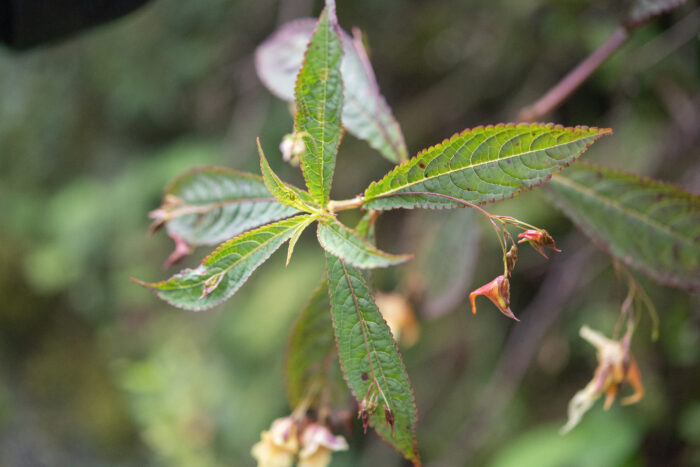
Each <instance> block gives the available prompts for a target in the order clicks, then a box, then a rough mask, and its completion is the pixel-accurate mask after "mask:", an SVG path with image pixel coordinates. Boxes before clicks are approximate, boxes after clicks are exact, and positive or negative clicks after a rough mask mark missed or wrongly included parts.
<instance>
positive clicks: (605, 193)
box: [548, 163, 700, 289]
mask: <svg viewBox="0 0 700 467" xmlns="http://www.w3.org/2000/svg"><path fill="white" fill-rule="evenodd" d="M548 192H549V193H550V194H551V195H552V199H553V201H554V203H555V204H556V205H557V206H558V207H559V208H560V209H561V210H562V212H564V214H566V215H567V216H569V217H570V218H571V219H572V220H573V221H574V222H575V223H576V225H577V226H578V227H579V228H581V230H583V231H584V232H586V234H587V235H588V236H589V237H591V239H593V241H594V242H595V243H596V244H597V245H598V246H599V247H601V248H603V249H604V250H606V251H608V252H609V253H610V254H612V255H613V256H615V257H616V258H618V259H619V260H620V261H621V262H622V263H624V264H627V265H629V266H631V267H633V268H636V269H638V270H640V271H642V272H644V273H645V274H647V275H648V276H649V277H651V278H653V279H655V280H656V281H658V282H660V283H662V284H667V285H673V286H676V287H681V288H685V289H700V197H698V196H696V195H692V194H690V193H688V192H685V191H683V190H681V189H679V188H676V187H674V186H671V185H667V184H665V183H661V182H658V181H655V180H650V179H646V178H641V177H639V176H637V175H632V174H626V173H622V172H617V171H614V170H610V169H605V168H601V167H596V166H593V165H590V164H584V163H578V164H576V165H574V166H573V167H571V168H570V169H568V170H567V171H566V172H565V173H563V174H561V175H558V176H556V177H553V178H552V181H551V182H550V183H549V185H548Z"/></svg>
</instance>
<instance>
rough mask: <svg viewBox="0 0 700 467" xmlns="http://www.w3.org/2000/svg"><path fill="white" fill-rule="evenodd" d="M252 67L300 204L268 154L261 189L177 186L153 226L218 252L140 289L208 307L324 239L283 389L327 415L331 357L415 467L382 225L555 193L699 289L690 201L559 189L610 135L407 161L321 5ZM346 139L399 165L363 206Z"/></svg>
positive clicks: (531, 131) (657, 191)
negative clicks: (291, 153) (349, 216)
mask: <svg viewBox="0 0 700 467" xmlns="http://www.w3.org/2000/svg"><path fill="white" fill-rule="evenodd" d="M256 65H257V67H258V73H259V74H260V76H261V78H262V80H263V81H264V82H265V83H266V85H267V86H268V87H269V88H270V89H271V90H272V91H273V92H274V93H275V94H277V95H278V96H280V97H282V98H284V99H287V100H293V101H294V104H295V109H296V113H295V118H294V136H295V137H296V138H299V139H300V141H302V142H303V145H302V150H301V153H300V154H299V160H300V165H301V170H302V172H303V177H304V181H305V189H302V188H299V187H296V186H293V185H291V184H289V183H286V182H285V181H283V180H281V179H280V178H279V177H278V176H277V175H276V174H275V173H274V171H273V170H272V168H271V166H270V164H269V162H268V160H267V157H266V155H265V154H264V153H263V150H262V147H261V145H260V142H259V141H258V151H259V158H260V169H261V174H262V176H261V177H259V176H255V175H252V174H243V173H240V172H236V171H233V170H230V169H225V168H217V167H203V168H198V169H195V170H193V171H191V172H188V173H186V174H184V175H183V176H181V177H179V178H178V179H177V180H175V181H174V182H173V183H172V184H171V185H170V186H169V187H168V188H167V190H166V196H165V201H164V204H163V206H162V207H161V208H160V209H159V210H157V211H154V213H153V217H155V219H156V223H155V225H156V226H160V225H162V224H165V225H166V226H167V229H168V232H169V234H170V235H171V236H172V237H173V238H177V239H181V240H182V241H184V242H186V244H187V245H188V246H196V245H212V244H217V243H220V245H219V246H218V248H216V249H215V250H214V251H213V252H212V253H210V254H209V255H208V256H207V257H206V258H204V260H203V261H202V263H201V264H200V265H199V266H198V267H196V268H193V269H185V270H183V271H181V272H180V273H178V274H176V275H174V276H172V277H171V278H169V279H167V280H165V281H161V282H154V283H146V282H141V281H138V282H139V283H140V284H142V285H144V286H146V287H148V288H150V289H152V290H153V291H154V292H155V293H156V294H157V295H158V297H160V298H161V299H163V300H165V301H166V302H168V303H170V304H172V305H174V306H176V307H180V308H184V309H188V310H193V311H199V310H204V309H207V308H211V307H213V306H216V305H218V304H220V303H222V302H224V301H225V300H227V299H228V298H230V297H231V296H232V295H233V294H235V293H236V291H237V290H238V289H239V288H240V287H241V286H242V285H243V284H244V283H245V282H246V281H247V279H248V278H249V277H250V276H251V274H252V273H253V272H254V271H255V270H256V269H257V268H258V267H259V266H260V265H261V264H263V263H264V262H265V261H266V260H267V259H268V258H269V257H270V256H271V255H272V254H273V253H274V252H275V251H276V250H278V249H279V248H280V247H281V246H282V245H283V244H284V243H286V242H287V241H289V246H288V253H287V263H288V264H289V261H290V259H291V257H292V254H293V251H294V247H295V245H296V243H297V241H298V240H299V238H300V236H301V234H302V232H304V231H305V229H306V228H308V227H310V226H311V225H312V224H314V223H315V224H317V225H316V229H317V237H318V243H319V244H320V246H321V247H322V248H323V250H325V255H326V264H327V277H326V278H325V280H323V281H322V283H321V284H320V285H319V287H318V289H317V290H316V291H315V292H314V293H313V295H312V298H311V300H310V302H309V304H308V305H307V307H306V308H305V309H304V310H303V312H302V314H301V315H300V318H299V321H298V323H297V326H296V327H295V329H294V331H293V334H292V339H291V345H290V355H289V358H288V361H287V367H288V371H287V374H288V393H289V396H290V401H291V403H292V405H294V406H295V407H296V406H300V405H304V406H318V405H319V404H321V403H322V402H321V400H322V399H323V398H322V392H323V387H324V386H325V385H326V384H327V382H328V378H329V374H330V371H329V365H330V362H331V361H333V360H334V359H335V358H336V356H337V358H338V361H339V363H340V368H341V370H342V373H343V376H344V380H345V382H346V384H347V386H348V388H349V389H350V392H351V393H352V394H353V396H354V397H355V399H356V400H357V402H358V405H359V407H360V412H361V415H362V416H363V420H366V422H367V423H368V424H369V425H371V426H373V427H374V428H375V430H376V431H377V432H378V434H379V435H380V436H381V437H382V438H383V439H384V440H385V441H386V442H387V443H389V444H390V445H392V446H393V447H394V448H395V449H396V450H397V451H399V452H400V453H401V454H402V455H403V456H404V457H405V458H406V459H408V460H410V461H412V462H413V463H414V464H416V465H418V464H420V457H419V455H418V447H417V440H416V434H415V428H416V423H417V408H416V404H415V401H414V397H413V390H412V387H411V384H410V381H409V378H408V373H407V371H406V368H405V366H404V364H403V360H402V357H401V354H400V352H399V349H398V346H397V345H396V343H395V341H394V338H393V336H392V334H391V331H390V329H389V327H388V325H387V323H386V322H385V321H384V319H383V318H382V315H381V314H380V312H379V310H378V308H377V305H376V304H375V302H374V299H373V297H372V293H371V289H370V285H369V283H368V279H369V274H368V273H367V271H366V270H371V269H375V268H384V267H388V266H393V265H397V264H401V263H403V262H405V261H408V260H410V259H411V255H395V254H390V253H387V252H384V251H382V250H380V249H379V248H377V246H375V245H374V242H373V241H372V240H371V237H372V236H371V235H370V230H371V229H372V226H373V222H374V220H375V219H376V213H377V212H380V211H386V210H390V209H398V208H403V209H415V208H429V209H453V208H457V207H464V206H465V205H469V206H479V205H483V204H486V203H491V202H496V201H499V200H503V199H507V198H511V197H513V196H516V195H518V194H519V193H521V192H523V191H527V190H530V189H533V188H535V187H537V186H540V185H542V184H544V183H545V182H548V181H550V179H551V180H552V182H551V183H549V187H550V189H549V192H550V194H551V196H552V197H553V199H554V202H555V204H556V205H558V206H560V207H562V209H563V210H564V212H565V213H567V214H568V215H570V216H571V217H572V218H573V219H574V221H575V222H576V223H577V224H579V225H580V226H581V227H582V228H583V230H584V231H586V232H588V233H589V234H590V235H591V236H592V237H593V238H594V239H596V241H597V242H598V243H599V244H601V246H603V247H604V248H605V249H606V250H608V251H609V252H610V253H611V254H612V255H614V256H615V257H618V258H624V261H625V262H626V263H627V264H629V265H631V266H633V267H637V268H639V269H642V270H644V271H647V272H649V273H650V274H651V275H652V277H656V278H657V279H659V280H662V281H665V282H668V283H671V284H675V285H681V286H684V287H688V288H691V287H693V286H697V284H698V277H700V270H699V269H698V268H699V267H700V266H699V264H700V260H699V258H700V249H699V247H698V236H699V235H700V231H699V230H698V226H699V225H700V203H698V198H697V197H694V196H692V195H688V194H686V193H683V192H681V191H680V190H677V189H674V188H672V187H668V186H666V185H662V184H658V183H656V182H650V181H646V180H642V179H639V178H638V177H635V176H632V175H626V174H618V173H614V172H611V171H607V170H605V169H599V168H596V167H593V166H589V165H581V164H576V166H575V167H574V168H572V169H570V170H567V171H566V172H565V173H564V174H560V175H557V174H558V173H559V172H560V171H562V170H563V169H564V168H566V167H568V166H570V165H571V164H573V163H574V162H575V161H576V160H577V159H578V158H579V157H580V156H581V155H582V154H583V153H584V152H585V151H586V149H587V148H588V147H589V146H590V145H591V144H593V143H594V142H595V141H596V140H597V139H599V138H601V137H602V136H606V135H609V134H611V133H612V131H611V130H610V129H600V128H594V127H585V126H578V127H563V126H561V125H554V124H539V123H532V124H499V125H492V126H484V127H477V128H473V129H468V130H465V131H463V132H461V133H459V134H455V135H454V136H452V137H451V138H449V139H445V140H444V141H442V142H440V143H438V144H436V145H434V146H432V147H429V148H427V149H424V150H423V151H420V152H419V153H418V154H417V155H416V156H415V157H413V158H411V159H408V158H407V150H406V147H405V143H404V139H403V135H402V134H401V130H400V127H399V125H398V123H397V122H396V120H395V119H394V117H393V115H392V113H391V110H390V109H389V107H388V105H387V104H386V101H385V99H384V98H383V97H382V96H381V94H380V92H379V89H378V87H377V84H376V80H375V79H374V74H373V72H372V68H371V65H370V64H369V61H368V60H367V55H366V52H365V50H364V48H363V46H362V43H361V41H360V40H359V38H358V37H357V35H356V37H351V36H350V35H348V34H347V33H345V32H344V31H342V30H341V29H340V27H339V26H338V22H337V18H336V14H335V5H334V2H333V1H327V2H326V8H325V9H324V10H323V12H322V13H321V15H320V17H319V19H318V20H317V21H315V20H299V21H295V22H293V23H290V24H288V25H285V26H283V27H282V28H281V29H280V30H279V31H278V32H277V33H276V34H275V35H274V36H273V37H271V38H270V39H269V40H268V41H266V42H265V43H264V44H263V45H262V46H261V47H260V48H259V49H258V52H257V54H256ZM290 70H294V72H292V71H290ZM296 70H298V72H296ZM345 130H347V131H348V132H350V133H352V134H354V135H355V136H357V137H358V138H360V139H362V140H364V141H366V142H367V143H368V144H369V145H370V146H371V147H372V148H374V149H376V150H378V151H379V152H380V153H381V154H382V155H383V156H384V157H385V158H386V159H388V160H390V161H392V162H394V163H398V165H396V166H395V167H394V168H393V169H392V170H390V171H389V172H388V173H387V174H386V175H385V176H384V177H383V178H381V179H380V180H378V181H375V182H373V183H371V184H370V185H369V186H368V187H367V188H366V189H365V190H364V191H363V192H362V193H361V194H359V195H357V196H356V197H354V198H351V199H348V200H332V199H331V197H330V192H331V187H332V181H333V177H334V172H335V165H336V158H337V154H338V149H339V145H340V142H341V140H342V137H343V132H344V131H345ZM347 209H362V210H365V211H367V214H366V215H365V217H364V218H363V220H362V221H361V223H360V224H359V225H358V227H357V228H355V229H353V228H350V227H348V226H346V225H344V224H343V223H341V222H340V221H339V220H338V217H337V213H338V212H339V211H343V210H347ZM331 328H332V330H333V333H332V334H331Z"/></svg>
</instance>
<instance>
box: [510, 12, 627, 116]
mask: <svg viewBox="0 0 700 467" xmlns="http://www.w3.org/2000/svg"><path fill="white" fill-rule="evenodd" d="M628 37H629V31H628V30H627V28H625V27H624V26H620V27H618V28H617V29H616V30H615V32H613V33H612V35H611V36H610V38H609V39H608V40H607V41H606V42H605V43H604V44H603V45H601V46H600V47H599V48H598V49H596V51H595V52H593V53H592V54H591V55H589V56H588V57H587V58H586V59H585V60H584V61H582V62H581V63H579V64H578V66H576V68H574V69H573V70H571V71H570V72H569V74H567V75H566V76H565V77H564V78H563V79H562V80H561V81H559V83H557V85H556V86H554V87H553V88H552V89H550V90H549V92H547V94H545V95H544V96H542V97H541V98H540V99H539V100H538V101H537V102H535V103H534V104H532V105H530V106H528V107H525V108H524V109H523V110H521V111H520V115H519V116H518V120H519V121H522V122H534V121H537V120H540V119H541V118H542V117H543V116H545V115H547V114H548V113H550V112H551V111H553V110H554V109H556V108H557V107H559V106H560V105H561V104H562V103H563V102H564V101H565V100H567V99H568V98H569V96H571V94H573V93H574V91H576V90H577V89H578V88H579V86H581V85H582V84H583V83H584V82H585V81H586V80H587V79H588V78H589V77H590V76H591V75H592V74H593V72H594V71H596V70H597V69H598V67H599V66H600V65H601V64H602V63H603V62H604V61H605V60H607V59H608V57H610V56H611V55H612V54H613V53H614V52H615V51H616V50H617V49H619V48H620V47H621V46H622V44H624V43H625V42H626V41H627V38H628Z"/></svg>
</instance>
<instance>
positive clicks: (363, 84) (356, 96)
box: [255, 18, 408, 163]
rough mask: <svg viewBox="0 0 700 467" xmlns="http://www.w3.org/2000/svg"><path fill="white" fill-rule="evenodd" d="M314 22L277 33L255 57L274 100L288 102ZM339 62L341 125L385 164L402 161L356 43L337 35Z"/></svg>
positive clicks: (390, 119)
mask: <svg viewBox="0 0 700 467" xmlns="http://www.w3.org/2000/svg"><path fill="white" fill-rule="evenodd" d="M315 25H316V20H314V19H311V18H304V19H298V20H294V21H292V22H289V23H287V24H285V25H283V26H282V27H280V28H279V29H278V30H277V31H276V32H275V33H274V34H273V35H272V36H271V37H270V38H268V39H267V40H266V41H265V42H263V43H262V44H261V45H260V46H259V47H258V48H257V50H256V51H255V66H256V69H257V72H258V76H259V77H260V80H261V81H262V82H263V84H265V86H266V87H267V88H268V89H269V90H270V91H271V92H272V93H273V94H275V95H276V96H277V97H279V98H281V99H284V100H287V101H292V100H294V83H295V80H296V77H297V71H298V70H299V68H301V64H302V60H303V58H304V50H305V49H306V45H307V44H308V43H309V39H310V38H311V35H312V34H313V31H314V27H315ZM340 38H341V40H342V44H343V51H344V53H343V58H342V60H341V64H340V72H341V75H342V77H343V84H344V87H345V93H344V97H345V100H344V102H343V113H342V120H343V126H344V127H345V128H346V129H347V130H348V132H349V133H351V134H352V135H354V136H356V137H358V138H360V139H362V140H364V141H367V142H368V143H369V145H370V146H371V147H373V148H374V149H376V150H378V151H379V152H380V153H381V154H382V155H383V156H384V157H385V158H387V159H388V160H390V161H391V162H394V163H397V162H402V161H405V160H406V159H408V151H407V149H406V143H405V141H404V137H403V133H402V132H401V127H400V126H399V123H398V122H397V121H396V119H395V118H394V116H393V115H392V113H391V108H390V107H389V106H388V105H387V103H386V100H385V99H384V97H383V96H382V95H381V93H380V91H379V86H378V85H377V80H376V78H375V76H374V71H373V70H372V64H371V63H370V62H369V60H368V58H367V52H366V51H365V49H364V46H363V45H362V42H361V41H360V40H359V38H355V39H353V38H352V37H350V36H349V35H348V34H347V33H346V32H344V31H342V30H341V31H340Z"/></svg>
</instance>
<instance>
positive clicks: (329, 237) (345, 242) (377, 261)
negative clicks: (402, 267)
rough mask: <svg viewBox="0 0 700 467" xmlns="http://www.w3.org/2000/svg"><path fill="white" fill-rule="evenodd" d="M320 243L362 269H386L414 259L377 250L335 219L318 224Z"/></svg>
mask: <svg viewBox="0 0 700 467" xmlns="http://www.w3.org/2000/svg"><path fill="white" fill-rule="evenodd" d="M318 241H319V243H320V244H321V246H322V247H323V248H324V249H325V250H326V251H329V252H331V253H333V254H334V255H335V256H338V257H339V258H342V259H343V260H344V261H345V262H347V263H349V264H351V265H353V266H355V267H357V268H360V269H374V268H385V267H388V266H393V265H396V264H400V263H403V262H406V261H408V260H409V259H411V258H412V256H411V255H392V254H389V253H385V252H383V251H381V250H379V249H377V247H375V246H374V245H372V244H371V243H369V242H368V241H367V240H365V239H364V238H362V237H360V236H359V235H358V234H357V233H356V232H355V231H353V230H352V229H349V228H347V227H345V226H344V225H343V224H341V223H340V222H338V221H337V220H335V219H333V218H324V219H322V220H321V221H320V222H319V223H318Z"/></svg>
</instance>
